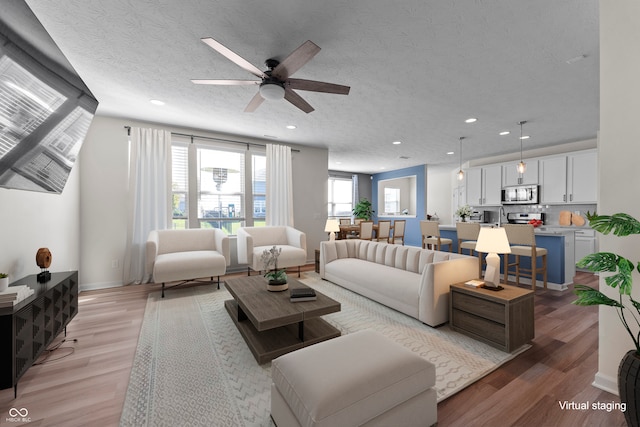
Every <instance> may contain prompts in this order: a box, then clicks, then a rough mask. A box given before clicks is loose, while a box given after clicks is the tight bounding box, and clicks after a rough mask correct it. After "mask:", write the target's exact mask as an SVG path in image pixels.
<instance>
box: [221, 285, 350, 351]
mask: <svg viewBox="0 0 640 427" xmlns="http://www.w3.org/2000/svg"><path fill="white" fill-rule="evenodd" d="M287 281H288V283H289V289H291V288H306V287H308V286H305V285H304V284H302V283H300V282H299V281H297V280H295V279H292V278H288V279H287ZM225 287H226V288H227V290H228V291H229V293H230V294H231V295H232V296H233V298H234V299H232V300H227V301H225V302H224V306H225V308H226V309H227V312H228V313H229V315H230V316H231V318H232V319H233V323H235V325H236V327H237V328H238V330H239V331H240V334H241V335H242V337H243V338H244V340H245V341H246V343H247V345H248V346H249V349H250V350H251V353H253V356H254V357H255V358H256V360H257V361H258V363H259V364H263V363H267V362H269V361H270V360H272V359H275V358H276V357H278V356H281V355H283V354H286V353H289V352H291V351H294V350H298V349H300V348H302V347H306V346H309V345H312V344H316V343H318V342H321V341H325V340H328V339H331V338H335V337H339V336H340V331H339V330H338V329H336V328H335V327H333V326H332V325H330V324H329V323H327V322H326V321H325V320H324V319H321V318H320V316H323V315H325V314H329V313H335V312H337V311H340V303H339V302H338V301H335V300H333V299H331V298H329V297H328V296H326V295H323V294H321V293H320V292H318V291H316V295H317V299H316V300H315V301H304V302H291V301H289V291H288V290H286V291H282V292H269V291H267V283H266V281H265V279H264V277H262V276H250V277H239V278H235V279H229V280H227V281H226V282H225Z"/></svg>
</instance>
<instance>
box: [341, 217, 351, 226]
mask: <svg viewBox="0 0 640 427" xmlns="http://www.w3.org/2000/svg"><path fill="white" fill-rule="evenodd" d="M340 225H351V218H340Z"/></svg>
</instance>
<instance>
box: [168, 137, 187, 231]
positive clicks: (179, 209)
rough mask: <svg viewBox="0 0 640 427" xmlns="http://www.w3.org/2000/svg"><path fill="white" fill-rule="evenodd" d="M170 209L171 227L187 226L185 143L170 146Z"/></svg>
mask: <svg viewBox="0 0 640 427" xmlns="http://www.w3.org/2000/svg"><path fill="white" fill-rule="evenodd" d="M171 162H172V168H171V177H172V178H171V196H172V197H171V200H172V203H171V204H172V206H171V211H172V212H173V228H180V229H184V228H188V227H187V221H188V220H189V205H188V201H187V194H188V193H187V190H188V188H189V186H188V183H189V180H188V178H189V177H188V175H187V171H188V167H187V162H188V147H187V146H186V145H172V146H171Z"/></svg>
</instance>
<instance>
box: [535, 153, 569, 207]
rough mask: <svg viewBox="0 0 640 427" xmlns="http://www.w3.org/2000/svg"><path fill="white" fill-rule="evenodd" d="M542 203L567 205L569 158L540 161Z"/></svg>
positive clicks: (560, 157)
mask: <svg viewBox="0 0 640 427" xmlns="http://www.w3.org/2000/svg"><path fill="white" fill-rule="evenodd" d="M540 192H541V194H540V203H542V204H547V203H567V156H558V157H547V158H543V159H541V160H540Z"/></svg>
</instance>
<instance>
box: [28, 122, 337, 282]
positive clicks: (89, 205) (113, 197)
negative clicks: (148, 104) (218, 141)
mask: <svg viewBox="0 0 640 427" xmlns="http://www.w3.org/2000/svg"><path fill="white" fill-rule="evenodd" d="M124 126H141V127H154V128H162V129H167V130H169V131H173V132H180V133H186V134H195V135H201V136H210V137H226V138H229V139H234V140H241V141H251V140H248V139H246V138H236V137H229V136H228V135H216V134H213V133H210V132H205V131H201V130H194V129H184V128H175V127H170V126H164V125H159V124H153V123H140V122H136V121H133V120H128V119H122V118H110V117H100V116H97V117H96V118H95V119H94V121H93V123H92V125H91V128H90V129H89V133H88V135H87V139H86V141H85V143H84V145H83V147H82V151H81V153H80V158H81V160H82V161H81V168H80V182H81V186H80V212H81V243H80V247H81V248H82V252H81V255H80V286H81V288H82V289H90V288H100V287H108V286H120V285H121V284H122V266H123V257H124V250H125V245H126V238H127V214H126V195H127V169H128V137H127V132H126V130H125V129H124ZM254 142H261V143H266V142H267V141H254ZM269 142H270V141H269ZM292 148H295V149H299V150H300V152H295V153H293V156H292V157H293V192H294V222H295V226H296V228H298V229H300V230H302V231H304V232H305V233H306V234H307V249H308V250H307V259H308V261H309V262H313V260H314V250H315V249H316V248H319V247H320V241H321V240H323V239H326V238H327V237H326V233H324V223H325V221H326V218H327V178H328V169H327V164H328V151H327V150H326V149H323V148H310V147H300V146H295V145H292ZM231 254H232V265H231V266H230V268H229V270H238V269H239V268H240V267H239V266H238V265H237V261H236V260H237V256H236V245H235V239H233V240H232V242H231ZM54 255H55V254H54ZM34 256H35V250H34ZM114 265H115V267H114Z"/></svg>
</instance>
